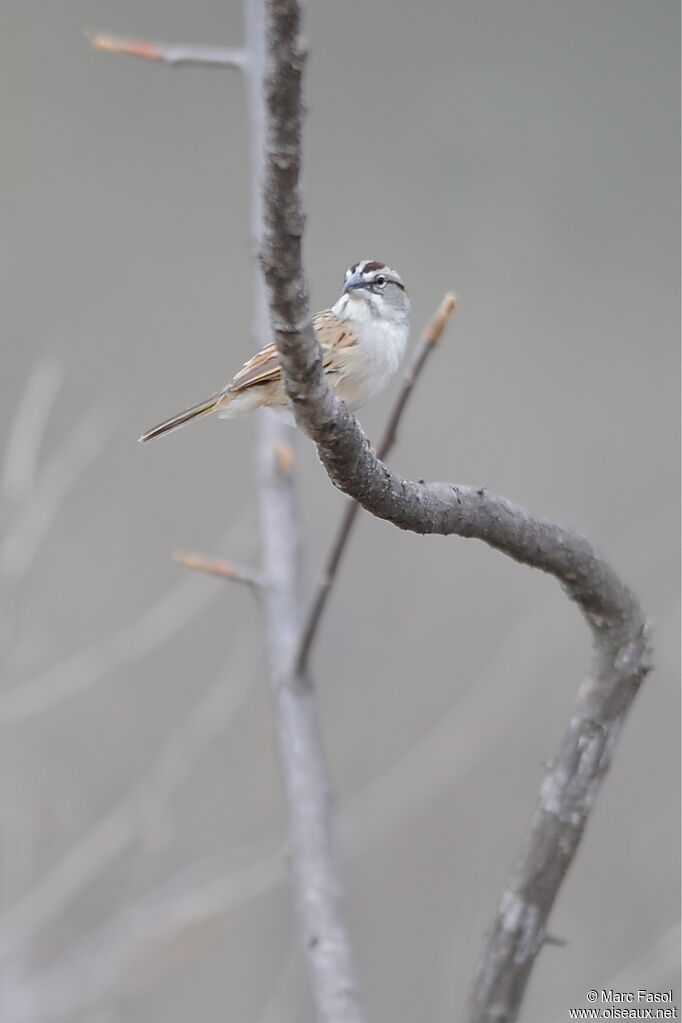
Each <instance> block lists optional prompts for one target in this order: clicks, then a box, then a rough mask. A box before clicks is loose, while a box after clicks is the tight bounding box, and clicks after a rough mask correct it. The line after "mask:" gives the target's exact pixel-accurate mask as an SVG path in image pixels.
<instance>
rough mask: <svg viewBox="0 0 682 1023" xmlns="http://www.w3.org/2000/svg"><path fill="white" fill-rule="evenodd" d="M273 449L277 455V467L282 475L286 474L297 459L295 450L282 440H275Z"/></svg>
mask: <svg viewBox="0 0 682 1023" xmlns="http://www.w3.org/2000/svg"><path fill="white" fill-rule="evenodd" d="M272 450H273V453H274V456H275V469H276V470H277V472H278V473H279V475H280V476H284V475H286V473H288V472H289V470H290V469H291V467H292V465H293V464H294V462H295V461H296V456H295V455H294V452H293V450H292V449H291V448H290V447H289V445H288V444H285V443H284V441H281V440H276V441H275V443H274V444H273V445H272Z"/></svg>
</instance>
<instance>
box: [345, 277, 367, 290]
mask: <svg viewBox="0 0 682 1023" xmlns="http://www.w3.org/2000/svg"><path fill="white" fill-rule="evenodd" d="M364 287H365V280H364V278H363V276H362V274H361V273H354V274H351V275H350V277H349V278H348V279H347V280H346V283H345V284H344V286H343V294H344V295H347V294H348V292H349V291H355V290H356V289H357V288H364Z"/></svg>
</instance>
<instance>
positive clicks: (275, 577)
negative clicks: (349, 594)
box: [245, 0, 362, 1023]
mask: <svg viewBox="0 0 682 1023" xmlns="http://www.w3.org/2000/svg"><path fill="white" fill-rule="evenodd" d="M245 21H246V50H247V57H246V64H245V78H246V85H247V103H248V114H249V132H250V146H251V211H252V220H251V235H252V249H253V260H254V272H253V280H254V285H253V288H254V291H253V334H254V340H255V342H256V344H257V346H258V347H262V346H263V345H265V344H266V343H267V341H268V340H269V339H270V337H269V335H270V331H269V317H268V306H267V297H266V292H265V286H264V281H263V276H262V273H261V269H260V265H259V261H258V255H259V250H260V246H261V242H262V237H263V230H264V202H263V181H264V177H265V166H264V160H265V138H266V132H265V126H266V122H265V113H266V103H265V89H264V79H265V9H264V0H245ZM294 440H295V433H294V431H293V430H292V429H291V427H288V426H286V425H285V424H283V423H282V422H281V420H280V419H279V418H278V417H277V416H275V415H274V414H273V413H271V412H270V410H267V409H266V410H265V411H264V412H262V413H261V414H260V423H259V434H258V466H259V477H258V480H259V495H260V518H261V531H262V555H263V569H264V575H265V584H266V585H265V591H264V600H263V609H264V615H265V632H266V637H267V651H268V668H269V682H270V690H271V698H272V705H273V715H274V730H275V735H276V739H277V747H278V753H279V760H280V767H281V772H282V780H283V785H284V792H285V796H286V800H287V809H288V818H289V842H290V862H291V872H292V877H293V884H294V895H295V901H296V909H297V914H298V919H299V925H300V929H301V934H302V940H303V946H304V950H305V953H306V966H307V970H308V977H309V983H310V988H311V992H312V998H313V1004H314V1006H315V1014H316V1018H317V1019H318V1020H319V1021H320V1023H362V1013H361V1010H360V1008H359V1005H358V999H357V986H356V981H355V973H354V968H353V962H352V957H351V951H350V944H349V940H348V935H347V932H346V928H345V924H344V921H343V913H342V906H341V893H340V886H339V882H338V878H337V874H336V868H335V864H334V856H333V849H332V840H331V828H330V800H329V781H328V772H327V767H326V764H325V760H324V754H323V750H322V743H321V738H320V729H319V723H318V718H317V705H316V696H315V690H314V688H313V686H312V684H311V681H310V679H309V678H305V679H304V678H303V677H302V676H301V675H299V674H297V673H296V672H295V669H294V658H295V653H296V649H297V646H298V642H299V632H300V627H301V597H300V583H301V539H300V538H301V530H300V521H299V516H298V510H297V505H296V485H295V474H294V466H295V462H294V460H293V459H286V458H282V457H281V452H282V451H283V450H286V449H293V447H294Z"/></svg>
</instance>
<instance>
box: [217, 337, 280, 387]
mask: <svg viewBox="0 0 682 1023" xmlns="http://www.w3.org/2000/svg"><path fill="white" fill-rule="evenodd" d="M278 379H279V362H278V359H277V349H276V348H275V346H274V345H267V346H266V347H265V348H261V350H260V352H257V353H256V354H255V355H254V357H253V358H252V359H249V361H248V362H245V363H244V365H243V366H242V368H241V369H240V370H239V372H238V373H235V375H234V377H233V378H232V380H231V381H230V385H229V387H228V391H243V390H244V388H245V387H251V386H252V385H253V384H265V383H267V382H268V381H269V380H278Z"/></svg>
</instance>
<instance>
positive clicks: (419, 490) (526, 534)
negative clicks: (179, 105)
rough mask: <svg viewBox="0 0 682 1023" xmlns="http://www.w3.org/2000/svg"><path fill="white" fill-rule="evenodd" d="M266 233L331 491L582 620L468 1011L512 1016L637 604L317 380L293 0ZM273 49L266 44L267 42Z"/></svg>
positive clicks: (278, 307) (619, 685)
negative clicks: (578, 675) (583, 642)
mask: <svg viewBox="0 0 682 1023" xmlns="http://www.w3.org/2000/svg"><path fill="white" fill-rule="evenodd" d="M269 7H270V9H271V22H270V34H269V41H270V58H269V59H270V68H269V79H268V105H269V112H270V119H271V123H270V131H269V135H268V156H269V162H268V176H267V195H268V200H269V201H268V214H269V215H268V231H267V234H266V245H265V249H264V256H263V263H264V268H265V273H266V279H267V281H268V285H269V289H270V303H271V316H272V320H273V324H274V326H275V328H276V330H275V343H276V345H277V349H278V353H279V358H280V362H281V364H282V369H283V375H284V380H285V384H286V388H287V393H288V395H289V397H290V399H291V401H292V405H293V408H294V414H295V416H296V420H297V422H298V424H299V426H301V427H302V428H303V429H304V430H305V432H306V433H307V434H308V436H309V437H310V438H311V439H312V440H313V441H314V442H315V443H316V445H317V450H318V454H319V456H320V459H321V461H322V464H323V465H324V467H325V469H326V470H327V473H328V475H329V477H330V479H331V480H332V482H333V483H334V484H335V485H336V486H337V487H339V488H340V489H341V490H343V491H344V493H346V494H348V495H349V496H350V497H353V498H354V499H355V500H357V501H358V502H359V503H360V504H361V505H362V506H363V508H365V509H367V510H368V511H370V512H372V513H373V514H374V515H377V516H378V517H380V518H384V519H386V520H388V521H389V522H392V523H393V524H394V525H397V526H399V527H400V528H402V529H408V530H411V531H413V532H417V533H435V534H442V535H452V534H454V535H458V536H462V537H474V538H477V539H479V540H483V541H484V542H486V543H488V544H489V545H490V546H492V547H494V548H496V549H497V550H500V551H502V552H503V553H505V554H507V555H508V556H509V557H512V558H514V559H515V560H517V561H520V562H522V563H524V564H526V565H529V566H531V567H534V568H539V569H541V570H542V571H545V572H548V573H550V574H551V575H554V576H555V578H556V579H557V580H558V581H559V582H560V583H561V585H562V586H563V588H564V589H565V591H566V592H567V594H568V596H569V597H570V598H571V599H572V600H574V601H575V602H576V604H577V605H578V606H579V607H580V609H581V611H582V612H583V614H584V616H585V619H586V621H587V623H588V625H589V627H590V629H591V631H592V636H593V642H594V659H593V665H592V671H591V675H590V677H589V678H588V680H587V681H586V682H585V683H583V685H582V686H581V688H580V691H579V693H578V698H577V701H576V705H575V708H574V712H573V715H572V717H571V720H570V723H569V726H568V730H567V732H566V735H565V737H564V739H563V741H562V744H561V746H560V749H559V751H558V753H557V755H556V757H555V758H554V760H553V762H552V766H551V768H550V769H549V771H548V773H547V776H546V778H545V781H544V783H543V786H542V789H541V792H540V798H539V803H538V806H537V809H536V811H535V814H534V816H533V819H532V821H531V825H530V830H529V833H528V837H527V839H526V842H525V845H524V848H523V850H522V852H521V855H520V857H519V859H518V861H517V863H516V864H515V866H514V868H513V870H512V873H511V876H510V878H509V881H508V884H507V888H506V890H505V892H504V894H503V897H502V901H501V904H500V908H499V910H498V913H497V917H496V920H495V922H494V925H493V927H492V929H491V932H490V934H489V937H488V939H487V941H486V947H485V949H484V953H483V956H482V958H481V962H480V966H479V968H478V971H477V974H476V978H475V981H474V985H473V989H472V993H471V998H470V1002H469V1008H468V1019H469V1020H470V1021H472V1023H493V1021H495V1023H502V1021H511V1020H513V1019H515V1017H516V1015H517V1012H518V1009H519V1006H520V1004H521V1000H522V997H523V993H524V990H525V986H526V983H527V981H528V977H529V975H530V971H531V969H532V966H533V963H534V961H535V957H536V955H537V953H538V951H539V949H540V948H541V947H542V944H543V938H544V934H545V925H546V923H547V919H548V917H549V913H550V911H551V908H552V906H553V904H554V900H555V898H556V895H557V892H558V891H559V888H560V886H561V883H562V881H563V879H564V876H565V874H566V871H567V869H568V867H569V864H570V863H571V861H572V859H573V857H574V855H575V853H576V851H577V848H578V845H579V842H580V839H581V837H582V833H583V830H584V828H585V824H586V822H587V818H588V816H589V813H590V811H591V809H592V806H593V804H594V799H595V796H596V793H597V789H598V787H599V784H600V782H601V780H602V778H603V777H604V775H605V773H606V771H607V770H608V767H609V764H610V761H611V754H612V751H613V747H614V744H615V741H616V738H617V736H618V733H619V731H620V727H621V725H622V723H623V720H624V718H625V716H626V714H627V712H628V710H629V708H630V706H631V704H632V701H633V699H634V697H635V695H636V693H637V691H638V689H639V686H640V683H641V681H642V679H643V678H644V677H645V675H646V673H647V672H648V671H649V670H650V667H651V651H650V643H649V625H648V622H647V619H646V616H645V614H644V611H643V610H642V608H641V606H640V604H639V602H638V601H637V599H636V598H635V597H634V595H633V594H632V593H631V592H630V590H629V589H628V588H627V587H626V586H625V584H624V583H622V582H621V580H620V579H619V578H618V576H617V575H616V574H615V573H614V572H613V570H612V569H611V568H610V566H609V565H608V564H607V563H606V561H605V560H604V559H603V558H602V557H601V556H600V555H599V554H597V552H596V551H595V550H594V549H593V548H592V547H591V545H590V544H589V543H588V542H587V541H586V540H584V539H583V538H582V537H579V536H577V535H575V534H574V533H571V532H569V531H568V530H565V529H562V528H561V527H559V526H556V525H554V524H553V523H550V522H547V521H545V520H543V519H540V518H537V517H535V516H532V515H530V514H529V513H528V512H526V511H524V509H522V508H520V507H518V506H516V505H513V504H511V503H510V502H508V501H506V500H504V499H503V498H500V497H496V496H494V495H491V494H488V493H487V492H486V491H485V490H484V489H483V488H478V489H477V488H474V487H465V486H458V485H454V484H444V483H431V484H426V483H414V482H411V481H409V480H406V479H404V478H403V477H401V476H400V475H399V474H397V473H394V472H392V471H391V470H390V469H389V468H388V467H387V466H386V465H385V464H384V463H383V462H382V461H381V460H380V459H378V458H377V456H376V454H375V453H374V452H373V451H372V449H371V447H370V445H369V443H368V441H367V438H366V437H365V435H364V433H363V432H362V430H361V429H360V427H359V425H358V423H357V422H356V420H355V419H354V417H353V416H352V414H351V413H350V412H349V411H348V409H347V408H346V407H345V406H344V405H343V404H342V403H341V402H340V401H339V400H338V399H337V398H336V397H335V396H334V395H333V394H332V392H331V390H330V388H329V386H328V384H327V382H326V381H325V379H324V376H323V374H322V371H321V359H320V348H319V345H318V343H317V341H316V339H315V337H314V334H313V331H312V328H311V324H310V317H309V313H308V303H307V287H306V282H305V278H304V275H303V267H302V261H301V234H302V229H303V210H302V204H301V198H300V190H299V172H300V162H301V121H302V98H301V89H300V76H301V65H302V53H301V51H300V48H299V46H298V36H297V33H298V18H299V14H300V12H299V10H298V6H297V4H296V3H295V2H294V0H288V2H285V0H280V2H275V0H271V3H270V5H269ZM275 44H277V45H275Z"/></svg>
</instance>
